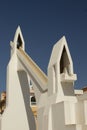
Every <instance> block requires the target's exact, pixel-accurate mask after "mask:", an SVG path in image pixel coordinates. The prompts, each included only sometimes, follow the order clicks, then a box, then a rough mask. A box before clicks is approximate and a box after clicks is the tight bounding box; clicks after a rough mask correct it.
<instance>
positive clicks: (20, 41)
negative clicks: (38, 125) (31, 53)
mask: <svg viewBox="0 0 87 130" xmlns="http://www.w3.org/2000/svg"><path fill="white" fill-rule="evenodd" d="M20 47H22V40H21V37H20V35H19V36H18V40H17V48H18V49H19V48H20Z"/></svg>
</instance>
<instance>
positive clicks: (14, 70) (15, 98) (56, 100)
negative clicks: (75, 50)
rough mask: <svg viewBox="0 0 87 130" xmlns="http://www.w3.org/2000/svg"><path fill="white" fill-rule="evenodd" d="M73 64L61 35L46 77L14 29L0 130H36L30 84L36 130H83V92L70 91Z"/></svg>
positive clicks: (86, 120) (86, 122)
mask: <svg viewBox="0 0 87 130" xmlns="http://www.w3.org/2000/svg"><path fill="white" fill-rule="evenodd" d="M75 80H77V76H76V74H74V68H73V61H72V58H71V55H70V51H69V48H68V45H67V41H66V39H65V37H64V36H63V37H62V38H61V39H60V40H59V41H58V42H57V43H56V44H55V45H54V47H53V50H52V54H51V57H50V61H49V65H48V75H47V76H46V75H45V74H44V73H43V72H42V70H41V69H40V68H39V67H38V66H37V65H36V63H35V62H34V61H33V60H32V59H31V57H30V56H29V55H27V53H26V52H25V43H24V39H23V35H22V32H21V29H20V27H19V26H18V28H17V30H16V33H15V36H14V40H13V41H12V42H11V59H10V61H9V64H8V67H7V92H6V93H7V102H6V104H7V106H6V109H5V111H4V113H3V115H2V116H1V120H0V130H36V125H35V120H34V117H33V113H32V111H31V108H30V101H29V100H30V99H29V96H30V92H29V87H30V84H31V82H32V85H33V88H34V91H35V96H36V100H37V107H38V112H37V113H38V114H37V122H38V127H37V128H38V130H87V101H86V100H87V93H83V92H82V91H81V90H78V96H76V93H75V92H77V91H75V90H74V82H75Z"/></svg>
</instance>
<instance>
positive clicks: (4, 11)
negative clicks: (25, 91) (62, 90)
mask: <svg viewBox="0 0 87 130" xmlns="http://www.w3.org/2000/svg"><path fill="white" fill-rule="evenodd" d="M18 25H20V27H21V30H22V33H23V36H24V40H25V44H26V51H27V53H28V54H29V55H30V56H31V57H32V59H33V60H34V61H35V62H36V63H37V64H38V65H39V67H40V68H41V69H42V70H43V71H44V72H45V73H47V66H48V63H49V58H50V55H51V51H52V47H53V45H54V44H55V43H56V42H57V41H58V40H59V39H60V38H61V37H62V36H63V35H65V36H66V39H67V42H68V46H69V49H70V52H71V56H72V59H73V63H74V71H75V73H76V74H77V76H78V80H77V81H76V83H75V88H82V87H84V86H86V85H87V0H14V1H12V0H7V1H6V2H5V0H1V1H0V91H3V90H5V87H6V67H7V64H8V62H9V58H10V44H9V42H10V41H11V40H13V37H14V33H15V30H16V28H17V26H18ZM15 85H16V84H15Z"/></svg>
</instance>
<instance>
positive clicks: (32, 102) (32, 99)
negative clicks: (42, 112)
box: [31, 96, 36, 105]
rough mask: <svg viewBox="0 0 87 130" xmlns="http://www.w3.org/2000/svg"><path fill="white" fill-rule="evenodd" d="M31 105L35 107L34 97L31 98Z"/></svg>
mask: <svg viewBox="0 0 87 130" xmlns="http://www.w3.org/2000/svg"><path fill="white" fill-rule="evenodd" d="M31 105H36V98H35V96H32V97H31Z"/></svg>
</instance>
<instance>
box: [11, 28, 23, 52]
mask: <svg viewBox="0 0 87 130" xmlns="http://www.w3.org/2000/svg"><path fill="white" fill-rule="evenodd" d="M13 42H14V44H15V47H16V48H18V49H19V47H21V48H22V49H23V50H24V49H25V43H24V38H23V35H22V32H21V28H20V26H18V28H17V30H16V32H15V35H14V40H13Z"/></svg>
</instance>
